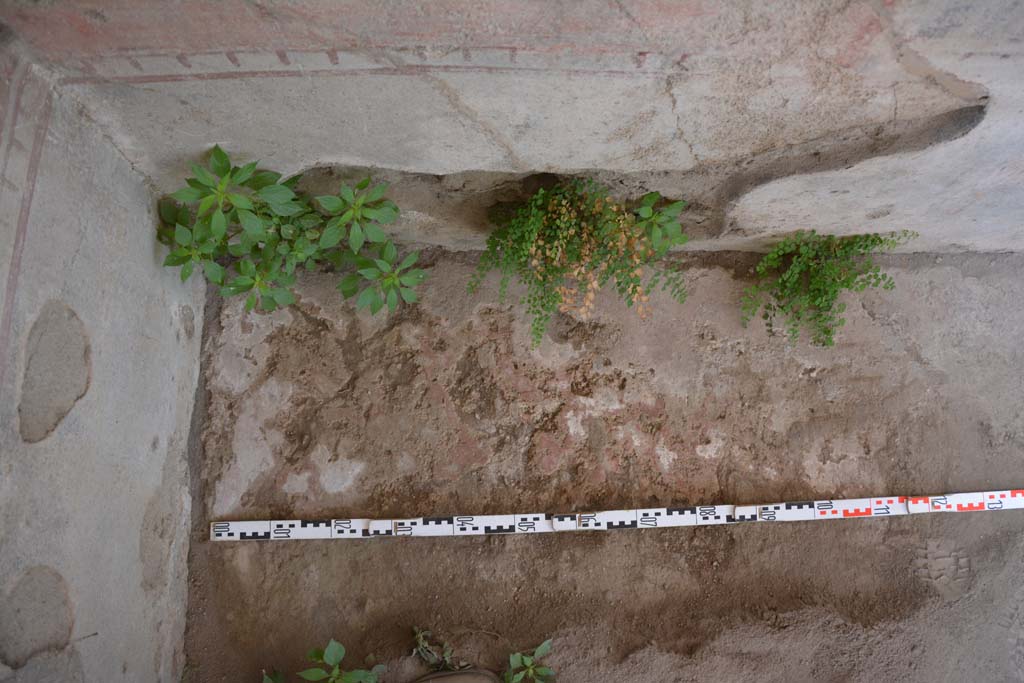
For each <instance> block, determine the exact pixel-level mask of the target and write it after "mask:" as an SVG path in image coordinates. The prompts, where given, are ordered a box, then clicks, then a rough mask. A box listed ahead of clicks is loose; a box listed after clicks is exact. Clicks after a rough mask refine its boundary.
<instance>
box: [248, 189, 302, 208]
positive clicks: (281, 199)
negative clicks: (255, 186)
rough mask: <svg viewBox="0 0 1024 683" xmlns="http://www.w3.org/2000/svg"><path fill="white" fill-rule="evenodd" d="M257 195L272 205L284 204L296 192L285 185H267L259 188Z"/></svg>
mask: <svg viewBox="0 0 1024 683" xmlns="http://www.w3.org/2000/svg"><path fill="white" fill-rule="evenodd" d="M256 195H257V196H258V197H259V198H260V199H262V200H263V201H265V202H267V203H268V204H270V205H274V204H283V203H285V202H289V201H291V200H292V199H294V197H295V193H294V192H292V191H291V189H290V188H287V187H285V186H284V185H267V186H266V187H262V188H260V189H259V190H257V191H256Z"/></svg>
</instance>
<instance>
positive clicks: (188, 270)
mask: <svg viewBox="0 0 1024 683" xmlns="http://www.w3.org/2000/svg"><path fill="white" fill-rule="evenodd" d="M195 265H196V263H195V261H189V262H188V263H186V264H185V265H183V266H182V267H181V281H182V282H184V281H185V280H187V279H188V278H189V276H190V275H192V269H193V268H194V267H195Z"/></svg>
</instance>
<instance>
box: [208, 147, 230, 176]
mask: <svg viewBox="0 0 1024 683" xmlns="http://www.w3.org/2000/svg"><path fill="white" fill-rule="evenodd" d="M210 169H211V170H213V172H214V173H216V174H217V175H219V176H220V177H222V178H223V177H224V176H226V175H227V174H228V173H230V172H231V160H230V159H228V155H227V154H226V153H225V152H224V150H222V149H221V148H220V145H214V146H213V150H212V151H211V152H210Z"/></svg>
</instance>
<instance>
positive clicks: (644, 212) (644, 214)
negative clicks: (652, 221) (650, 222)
mask: <svg viewBox="0 0 1024 683" xmlns="http://www.w3.org/2000/svg"><path fill="white" fill-rule="evenodd" d="M637 213H638V214H639V215H640V218H650V217H651V215H653V214H654V211H653V210H652V209H651V207H649V206H641V207H640V209H639V210H638V211H637Z"/></svg>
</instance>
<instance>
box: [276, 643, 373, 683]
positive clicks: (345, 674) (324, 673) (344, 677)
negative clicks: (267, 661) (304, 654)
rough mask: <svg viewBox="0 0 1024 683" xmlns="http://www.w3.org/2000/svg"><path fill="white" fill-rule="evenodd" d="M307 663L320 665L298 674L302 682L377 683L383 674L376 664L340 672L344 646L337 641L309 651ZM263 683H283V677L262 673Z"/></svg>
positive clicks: (343, 657)
mask: <svg viewBox="0 0 1024 683" xmlns="http://www.w3.org/2000/svg"><path fill="white" fill-rule="evenodd" d="M308 656H309V661H311V662H313V663H314V664H321V665H322V666H316V667H313V668H310V669H306V670H305V671H300V672H299V673H298V676H299V678H301V679H302V680H304V681H327V683H378V679H379V677H380V675H381V674H382V673H384V665H383V664H378V665H377V666H375V667H373V668H372V669H371V670H369V671H367V670H366V669H352V670H350V671H342V669H341V661H342V660H343V659H345V646H344V645H342V644H341V643H339V642H338V641H336V640H334V639H331V642H329V643H327V647H325V648H324V649H323V650H310V652H309V655H308ZM263 683H284V676H282V675H281V674H280V673H273V674H268V673H267V672H266V671H264V672H263Z"/></svg>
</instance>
